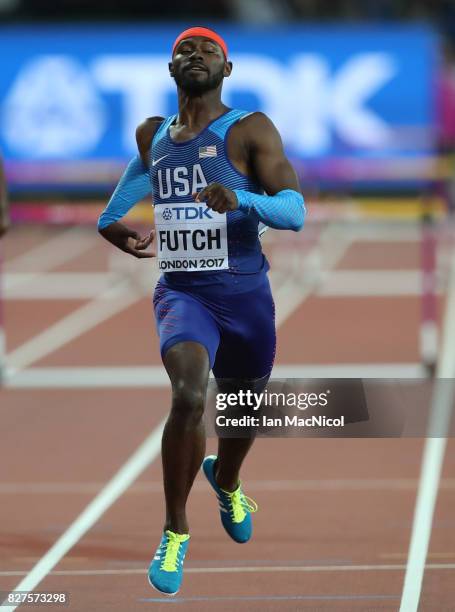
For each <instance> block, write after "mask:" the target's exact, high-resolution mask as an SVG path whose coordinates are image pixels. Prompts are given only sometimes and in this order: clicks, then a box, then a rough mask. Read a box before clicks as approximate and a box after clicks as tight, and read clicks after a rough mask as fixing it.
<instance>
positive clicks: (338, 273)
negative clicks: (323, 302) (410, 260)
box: [316, 269, 439, 297]
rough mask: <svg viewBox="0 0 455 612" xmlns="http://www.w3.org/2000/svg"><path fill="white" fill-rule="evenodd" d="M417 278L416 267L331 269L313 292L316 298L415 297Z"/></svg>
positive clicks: (419, 274)
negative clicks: (403, 268) (409, 268)
mask: <svg viewBox="0 0 455 612" xmlns="http://www.w3.org/2000/svg"><path fill="white" fill-rule="evenodd" d="M421 281H422V272H421V271H420V270H345V269H344V270H333V271H332V272H330V274H328V276H327V277H326V279H325V282H324V284H323V285H322V286H321V287H319V289H318V291H317V293H316V294H317V295H318V296H319V297H403V296H405V297H407V296H411V297H412V296H414V297H416V296H420V295H421V294H422V287H421V284H422V283H421ZM438 293H439V291H438Z"/></svg>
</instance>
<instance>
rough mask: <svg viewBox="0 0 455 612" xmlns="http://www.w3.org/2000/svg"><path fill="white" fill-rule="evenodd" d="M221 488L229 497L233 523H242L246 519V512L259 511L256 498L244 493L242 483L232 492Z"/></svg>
mask: <svg viewBox="0 0 455 612" xmlns="http://www.w3.org/2000/svg"><path fill="white" fill-rule="evenodd" d="M221 490H222V491H223V493H225V495H227V497H228V499H229V502H230V504H229V505H230V512H231V519H232V522H233V523H242V522H243V520H244V519H245V516H246V512H257V510H258V505H257V503H256V502H255V501H254V499H251V497H247V496H246V495H245V494H244V493H243V491H242V487H241V485H240V484H239V486H238V487H237V489H236V490H235V491H232V493H230V492H229V491H224V490H223V489H221Z"/></svg>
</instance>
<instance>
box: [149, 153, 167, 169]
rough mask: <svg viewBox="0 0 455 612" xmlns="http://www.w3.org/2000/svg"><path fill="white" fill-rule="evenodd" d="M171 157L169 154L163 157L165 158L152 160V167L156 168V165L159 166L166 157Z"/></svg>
mask: <svg viewBox="0 0 455 612" xmlns="http://www.w3.org/2000/svg"><path fill="white" fill-rule="evenodd" d="M169 155H170V153H167V155H163V157H160V158H158V159H152V166H156V164H159V163H160V161H161V160H163V159H164V158H165V157H169Z"/></svg>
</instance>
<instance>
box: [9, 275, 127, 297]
mask: <svg viewBox="0 0 455 612" xmlns="http://www.w3.org/2000/svg"><path fill="white" fill-rule="evenodd" d="M119 280H121V278H119V275H118V274H115V273H113V272H46V273H45V274H41V273H40V274H35V273H33V272H15V273H11V272H10V273H7V274H5V275H4V276H3V284H4V295H3V299H5V300H84V299H93V298H96V297H98V296H99V295H100V293H102V292H103V291H106V290H107V289H109V288H110V287H112V285H114V284H115V283H117V282H119Z"/></svg>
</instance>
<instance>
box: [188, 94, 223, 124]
mask: <svg viewBox="0 0 455 612" xmlns="http://www.w3.org/2000/svg"><path fill="white" fill-rule="evenodd" d="M220 94H221V92H220V91H219V90H218V89H216V90H214V91H209V92H207V93H205V94H202V95H200V96H190V95H188V94H187V93H185V92H184V91H182V90H180V89H179V91H178V105H179V115H178V120H177V123H178V124H179V125H182V126H183V125H184V126H186V127H188V128H189V129H191V130H193V129H196V128H199V127H201V126H202V127H203V126H205V125H207V124H208V123H210V122H211V121H213V119H216V118H217V117H219V116H220V115H222V114H223V113H224V112H226V110H227V106H225V105H224V104H223V103H222V102H221V98H220Z"/></svg>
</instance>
